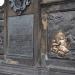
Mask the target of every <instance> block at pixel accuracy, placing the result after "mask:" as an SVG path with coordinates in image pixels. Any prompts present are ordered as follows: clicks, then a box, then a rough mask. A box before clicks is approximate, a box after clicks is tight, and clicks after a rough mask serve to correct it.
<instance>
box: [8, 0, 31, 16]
mask: <svg viewBox="0 0 75 75" xmlns="http://www.w3.org/2000/svg"><path fill="white" fill-rule="evenodd" d="M9 3H10V6H11V8H12V9H13V10H14V11H15V12H16V13H17V14H18V15H21V14H22V12H23V11H24V10H25V9H26V8H27V6H29V5H30V3H31V1H30V0H9Z"/></svg>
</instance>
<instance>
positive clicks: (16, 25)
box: [7, 15, 33, 58]
mask: <svg viewBox="0 0 75 75" xmlns="http://www.w3.org/2000/svg"><path fill="white" fill-rule="evenodd" d="M7 53H8V55H12V56H18V57H26V58H33V15H23V16H17V17H9V18H8V52H7Z"/></svg>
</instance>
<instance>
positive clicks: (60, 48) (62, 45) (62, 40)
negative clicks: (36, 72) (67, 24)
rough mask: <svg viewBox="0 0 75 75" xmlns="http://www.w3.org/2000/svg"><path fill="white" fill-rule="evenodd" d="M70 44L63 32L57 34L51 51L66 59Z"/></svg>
mask: <svg viewBox="0 0 75 75" xmlns="http://www.w3.org/2000/svg"><path fill="white" fill-rule="evenodd" d="M69 46H70V42H69V41H68V40H67V37H66V36H65V33H63V32H62V31H60V32H58V33H56V34H55V36H54V39H53V40H52V47H51V51H52V52H53V53H56V54H57V55H58V56H61V57H64V56H66V55H67V53H68V52H69Z"/></svg>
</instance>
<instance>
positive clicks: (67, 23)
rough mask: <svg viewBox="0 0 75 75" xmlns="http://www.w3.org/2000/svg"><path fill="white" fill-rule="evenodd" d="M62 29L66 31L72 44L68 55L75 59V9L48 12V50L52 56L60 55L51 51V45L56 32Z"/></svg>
mask: <svg viewBox="0 0 75 75" xmlns="http://www.w3.org/2000/svg"><path fill="white" fill-rule="evenodd" d="M60 31H63V32H64V34H65V36H66V37H67V38H68V41H69V44H70V48H69V53H68V55H66V57H67V58H71V59H75V11H67V12H56V13H49V14H48V51H49V53H50V54H49V56H50V57H58V56H57V55H55V53H53V52H51V45H52V40H53V39H54V35H55V33H56V32H60ZM66 57H64V58H66Z"/></svg>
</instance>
